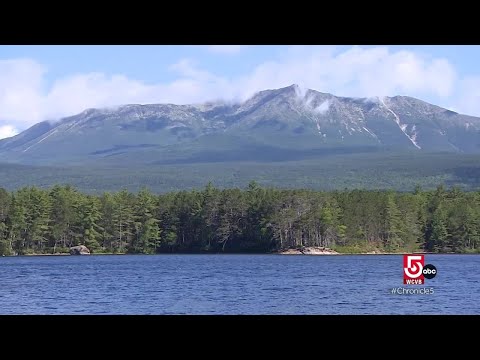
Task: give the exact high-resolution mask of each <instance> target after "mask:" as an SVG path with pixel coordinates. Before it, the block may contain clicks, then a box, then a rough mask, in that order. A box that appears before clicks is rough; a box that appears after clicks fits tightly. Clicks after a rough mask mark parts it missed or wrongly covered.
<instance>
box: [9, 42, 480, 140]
mask: <svg viewBox="0 0 480 360" xmlns="http://www.w3.org/2000/svg"><path fill="white" fill-rule="evenodd" d="M478 64H480V46H458V45H456V46H438V45H436V46H408V45H405V46H388V45H385V46H378V45H376V46H362V45H360V46H355V45H352V46H346V45H342V46H239V45H232V46H197V45H192V46H185V45H182V46H101V45H95V46H77V45H75V46H60V45H59V46H0V138H1V137H6V136H11V135H13V134H15V133H17V132H19V131H22V130H24V129H25V128H27V127H29V126H31V125H33V124H35V123H36V122H39V121H42V120H55V119H58V118H61V117H64V116H68V115H72V114H76V113H78V112H81V111H83V110H84V109H85V108H91V107H106V106H116V105H121V104H124V103H163V102H169V103H178V104H185V103H195V102H203V101H207V100H219V99H223V100H233V101H242V100H244V99H246V98H248V97H249V96H251V95H252V94H254V93H255V92H256V91H260V90H263V89H267V88H278V87H282V86H288V85H291V84H293V83H296V84H298V85H300V86H302V87H308V88H312V89H315V90H318V91H322V92H329V93H333V94H335V95H340V96H356V97H372V96H393V95H409V96H414V97H417V98H420V99H422V100H425V101H428V102H431V103H434V104H436V105H440V106H442V107H446V108H449V109H452V110H455V111H458V112H462V113H467V114H470V115H478V116H480V101H479V100H480V68H479V66H478Z"/></svg>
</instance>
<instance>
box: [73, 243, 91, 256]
mask: <svg viewBox="0 0 480 360" xmlns="http://www.w3.org/2000/svg"><path fill="white" fill-rule="evenodd" d="M70 255H90V250H89V249H88V248H87V247H86V246H85V245H79V246H73V247H71V248H70Z"/></svg>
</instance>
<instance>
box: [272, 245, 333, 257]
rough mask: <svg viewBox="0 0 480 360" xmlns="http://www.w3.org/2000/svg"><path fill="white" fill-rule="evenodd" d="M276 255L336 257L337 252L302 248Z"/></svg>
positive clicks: (323, 248)
mask: <svg viewBox="0 0 480 360" xmlns="http://www.w3.org/2000/svg"><path fill="white" fill-rule="evenodd" d="M278 253H279V254H282V255H338V252H336V251H335V250H332V249H329V248H325V247H317V246H310V247H304V248H301V249H288V250H282V251H279V252H278Z"/></svg>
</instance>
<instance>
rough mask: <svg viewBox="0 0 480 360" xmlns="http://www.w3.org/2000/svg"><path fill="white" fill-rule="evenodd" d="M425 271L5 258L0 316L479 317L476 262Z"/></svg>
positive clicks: (433, 258) (238, 260)
mask: <svg viewBox="0 0 480 360" xmlns="http://www.w3.org/2000/svg"><path fill="white" fill-rule="evenodd" d="M426 263H431V264H433V265H435V266H436V267H437V270H438V275H437V276H436V277H435V278H434V279H432V280H426V285H425V286H419V285H403V284H402V279H403V278H402V274H403V273H402V267H403V263H402V256H397V255H383V256H382V255H363V256H362V255H358V256H303V255H300V256H295V255H290V256H286V255H158V256H135V255H124V256H79V257H76V256H38V257H37V256H35V257H3V258H0V314H480V256H477V255H427V256H426ZM394 287H406V288H423V287H425V288H433V289H434V293H433V294H430V295H420V294H414V295H394V294H391V289H392V288H394Z"/></svg>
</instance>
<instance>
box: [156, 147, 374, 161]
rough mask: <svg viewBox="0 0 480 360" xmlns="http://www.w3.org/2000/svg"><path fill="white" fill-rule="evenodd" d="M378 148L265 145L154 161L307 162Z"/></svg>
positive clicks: (204, 152)
mask: <svg viewBox="0 0 480 360" xmlns="http://www.w3.org/2000/svg"><path fill="white" fill-rule="evenodd" d="M378 151H379V149H378V147H374V146H358V147H344V148H319V149H306V150H291V149H282V148H277V147H270V146H264V145H255V146H249V147H248V148H242V149H234V150H227V151H220V150H219V151H211V150H210V151H200V152H198V153H196V154H194V155H192V156H189V157H183V158H176V159H164V160H159V161H154V162H152V163H151V164H155V165H173V164H194V163H215V162H228V161H253V162H282V161H296V160H307V159H311V158H318V157H324V156H334V155H348V154H358V153H375V152H378Z"/></svg>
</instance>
